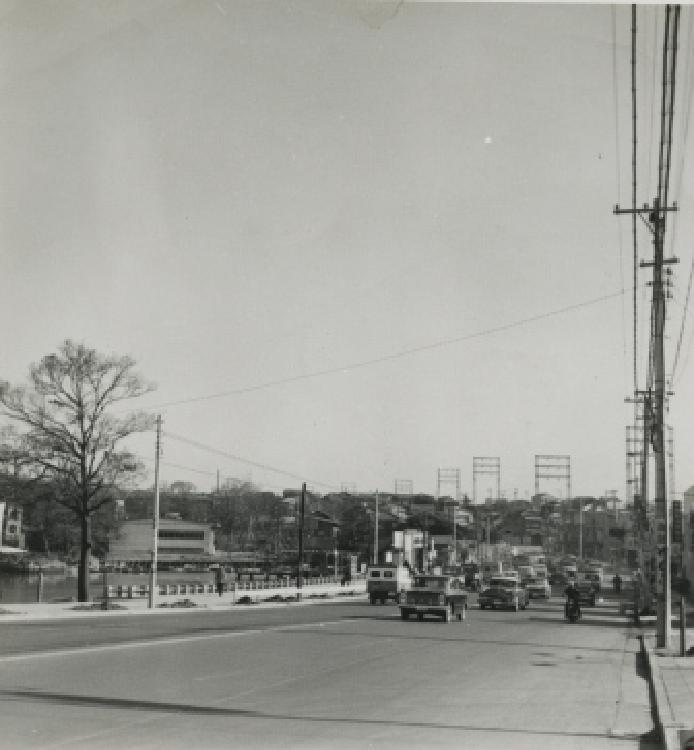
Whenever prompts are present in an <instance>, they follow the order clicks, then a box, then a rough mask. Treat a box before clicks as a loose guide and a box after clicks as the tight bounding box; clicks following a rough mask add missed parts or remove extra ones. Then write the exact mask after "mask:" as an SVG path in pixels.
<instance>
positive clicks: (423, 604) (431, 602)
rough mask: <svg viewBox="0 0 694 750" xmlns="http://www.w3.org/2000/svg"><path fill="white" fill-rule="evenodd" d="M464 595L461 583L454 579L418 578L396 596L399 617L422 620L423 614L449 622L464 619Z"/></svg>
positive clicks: (430, 576) (447, 577) (465, 598)
mask: <svg viewBox="0 0 694 750" xmlns="http://www.w3.org/2000/svg"><path fill="white" fill-rule="evenodd" d="M467 597H468V593H467V591H466V590H465V581H464V580H463V579H462V578H458V577H456V576H447V575H418V576H415V579H414V585H413V586H412V588H411V589H410V590H409V591H406V592H404V593H403V594H402V596H401V597H400V616H401V617H402V619H403V620H408V619H409V618H410V615H417V619H418V620H423V619H424V615H434V616H435V617H440V618H441V619H442V620H443V621H444V622H449V621H450V620H452V619H453V618H454V617H457V618H458V620H462V619H464V618H465V610H466V609H467Z"/></svg>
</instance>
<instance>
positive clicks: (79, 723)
mask: <svg viewBox="0 0 694 750" xmlns="http://www.w3.org/2000/svg"><path fill="white" fill-rule="evenodd" d="M561 606H562V604H561V601H560V600H558V599H557V600H553V601H551V602H549V603H542V604H540V603H538V602H533V604H532V606H531V607H530V609H528V610H527V611H526V612H518V613H515V612H501V611H489V610H485V611H480V610H478V609H471V610H470V611H469V613H468V617H467V619H466V620H465V621H463V622H452V623H449V624H444V623H442V622H440V621H436V620H433V619H432V620H425V621H424V622H417V621H416V620H410V621H408V622H404V621H402V620H400V618H399V614H398V609H397V607H396V606H394V605H385V606H370V605H369V604H367V603H362V602H355V601H351V602H340V603H320V604H305V605H301V606H296V605H295V606H291V605H289V606H279V607H276V608H263V609H260V608H257V609H248V610H240V609H239V608H236V609H234V610H233V611H228V612H226V611H222V612H219V611H206V612H205V611H201V612H197V611H189V612H169V613H166V614H160V613H153V614H143V615H135V614H129V615H127V616H123V617H121V616H118V615H113V614H111V615H110V616H108V617H98V616H96V617H94V616H89V617H85V618H84V619H79V620H63V621H60V622H55V623H53V622H46V621H44V622H41V623H38V622H37V623H17V624H12V623H2V622H1V621H0V654H1V655H0V726H1V729H0V747H1V748H18V749H20V750H22V749H24V748H75V749H77V748H90V749H91V750H101V749H103V748H167V750H168V749H172V748H173V749H177V748H196V750H207V749H215V748H376V747H378V748H395V747H397V748H402V747H412V748H429V747H445V748H448V747H455V748H475V749H476V748H482V749H484V748H514V749H515V748H521V749H524V748H528V749H530V748H533V750H534V749H535V748H548V749H549V748H552V749H555V748H556V749H557V750H561V749H563V748H580V749H581V750H582V749H583V748H586V749H587V750H593V749H594V748H620V749H621V748H623V749H624V750H627V749H628V748H641V749H642V750H645V749H648V750H655V748H658V747H659V744H658V743H657V741H655V740H654V739H653V731H652V730H653V724H652V720H651V715H650V709H649V697H648V687H647V683H646V681H645V679H644V677H643V676H642V675H641V673H640V671H639V659H638V641H637V639H636V634H635V633H634V632H631V629H630V628H629V626H628V625H627V623H626V622H625V620H624V619H623V618H620V617H619V616H618V615H617V612H616V608H615V607H611V606H609V604H608V605H604V606H602V607H599V608H597V609H595V610H588V611H586V614H585V616H584V619H583V620H582V622H580V623H578V624H576V625H569V624H567V623H565V622H563V619H562V617H561Z"/></svg>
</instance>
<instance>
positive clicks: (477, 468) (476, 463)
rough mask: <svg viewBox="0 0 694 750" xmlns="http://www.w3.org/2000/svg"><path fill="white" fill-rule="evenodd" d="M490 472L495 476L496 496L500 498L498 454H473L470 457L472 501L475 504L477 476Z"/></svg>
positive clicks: (497, 499)
mask: <svg viewBox="0 0 694 750" xmlns="http://www.w3.org/2000/svg"><path fill="white" fill-rule="evenodd" d="M485 474H491V475H492V476H493V477H496V497H495V498H494V500H495V501H496V502H498V501H499V500H500V499H501V459H500V458H499V457H498V456H494V457H492V456H473V458H472V502H473V504H474V505H477V477H479V476H483V475H485Z"/></svg>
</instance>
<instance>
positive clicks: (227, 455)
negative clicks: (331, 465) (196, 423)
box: [164, 430, 339, 490]
mask: <svg viewBox="0 0 694 750" xmlns="http://www.w3.org/2000/svg"><path fill="white" fill-rule="evenodd" d="M164 435H165V436H166V437H167V438H170V439H171V440H175V441H177V442H179V443H184V444H186V445H191V446H193V447H194V448H198V449H199V450H202V451H206V452H207V453H212V454H214V455H216V456H222V457H224V458H230V459H232V460H234V461H239V462H241V463H244V464H248V465H249V466H255V467H256V468H258V469H263V470H264V471H271V472H274V473H275V474H282V475H283V476H286V477H291V478H292V479H297V480H298V481H299V482H307V483H310V484H312V485H314V486H316V487H326V488H328V489H331V490H339V487H337V486H336V485H333V484H327V483H326V482H320V481H318V480H315V479H307V478H306V477H302V476H300V475H299V474H295V473H294V472H292V471H286V470H285V469H278V468H277V467H276V466H270V465H269V464H263V463H259V462H258V461H251V460H250V459H248V458H243V457H242V456H237V455H236V454H234V453H230V452H228V451H223V450H220V449H219V448H213V447H212V446H209V445H205V443H200V442H199V441H197V440H191V439H190V438H187V437H184V436H183V435H176V434H175V433H173V432H169V431H168V430H167V431H166V432H165V433H164Z"/></svg>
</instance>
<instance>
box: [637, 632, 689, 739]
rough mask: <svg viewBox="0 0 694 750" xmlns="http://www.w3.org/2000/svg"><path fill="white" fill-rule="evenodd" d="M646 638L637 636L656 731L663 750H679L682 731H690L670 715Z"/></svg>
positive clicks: (658, 669) (659, 675)
mask: <svg viewBox="0 0 694 750" xmlns="http://www.w3.org/2000/svg"><path fill="white" fill-rule="evenodd" d="M646 638H647V636H644V635H643V634H642V635H640V636H639V639H640V641H641V653H642V654H643V655H644V656H645V657H646V663H647V664H648V677H649V682H650V685H651V690H652V691H653V696H654V698H655V713H656V722H657V727H658V731H659V732H660V736H661V739H662V741H663V745H664V746H665V750H681V749H682V748H684V747H685V746H684V745H683V744H682V737H681V736H680V733H681V732H682V731H683V730H687V729H691V727H687V725H686V724H683V723H682V722H681V721H677V720H676V719H675V717H674V716H673V714H672V707H671V705H670V701H669V700H668V697H667V693H666V691H665V685H664V683H663V679H662V676H661V673H660V667H659V666H658V662H657V656H656V654H655V651H654V650H653V648H651V646H650V645H649V644H648V643H647V642H646Z"/></svg>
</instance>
